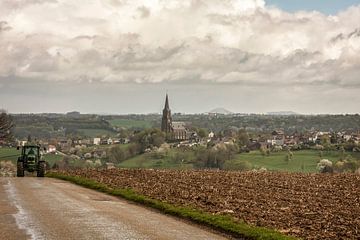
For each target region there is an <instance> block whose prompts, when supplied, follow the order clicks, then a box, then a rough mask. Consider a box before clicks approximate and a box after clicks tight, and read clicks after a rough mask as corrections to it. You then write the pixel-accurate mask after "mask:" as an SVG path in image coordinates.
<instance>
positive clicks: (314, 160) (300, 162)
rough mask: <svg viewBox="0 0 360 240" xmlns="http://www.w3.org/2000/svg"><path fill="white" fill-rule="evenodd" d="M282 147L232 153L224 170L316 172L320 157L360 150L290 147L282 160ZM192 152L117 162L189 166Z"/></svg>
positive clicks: (137, 165)
mask: <svg viewBox="0 0 360 240" xmlns="http://www.w3.org/2000/svg"><path fill="white" fill-rule="evenodd" d="M287 154H288V153H287V152H286V151H281V152H271V153H270V155H269V156H263V155H262V154H261V153H260V152H259V151H251V152H249V153H241V154H236V155H234V156H233V158H232V159H231V160H227V161H226V162H225V164H224V169H226V170H251V169H261V168H266V169H267V170H269V171H282V172H304V173H314V172H318V170H317V164H318V162H319V160H320V159H328V160H330V161H332V162H336V161H338V160H339V159H340V158H344V157H347V156H351V158H352V159H357V160H360V153H353V152H347V153H345V154H344V155H343V154H342V153H341V152H339V151H323V152H322V157H320V152H319V151H316V150H301V151H294V152H293V157H292V159H291V160H290V161H285V158H286V155H287ZM194 158H195V155H194V153H193V152H191V151H188V152H183V151H182V150H180V149H170V150H167V151H166V152H165V153H163V154H154V153H145V154H141V155H137V156H135V157H133V158H130V159H127V160H125V161H123V162H121V163H120V164H119V165H118V166H119V167H122V168H157V169H165V168H170V169H192V168H194V166H193V163H192V162H193V160H194Z"/></svg>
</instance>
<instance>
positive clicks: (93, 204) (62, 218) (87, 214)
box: [0, 177, 225, 240]
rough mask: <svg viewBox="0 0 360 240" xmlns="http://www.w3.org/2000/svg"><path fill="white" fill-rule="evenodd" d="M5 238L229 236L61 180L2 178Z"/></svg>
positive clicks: (0, 228)
mask: <svg viewBox="0 0 360 240" xmlns="http://www.w3.org/2000/svg"><path fill="white" fill-rule="evenodd" d="M0 233H1V234H0V239H7V240H13V239H14V240H15V239H16V240H20V239H36V240H42V239H46V240H48V239H54V240H57V239H159V240H161V239H225V237H223V236H220V235H216V234H214V233H211V232H208V231H207V230H204V229H200V228H198V227H197V226H192V225H190V224H188V223H185V222H182V221H180V220H178V219H175V218H172V217H169V216H165V215H162V214H160V213H157V212H154V211H151V210H148V209H146V208H142V207H140V206H137V205H134V204H131V203H128V202H126V201H123V200H119V199H118V198H115V197H111V196H108V195H105V194H102V193H99V192H96V191H92V190H89V189H85V188H81V187H78V186H75V185H73V184H70V183H67V182H63V181H60V180H55V179H48V178H44V179H38V178H34V177H26V178H0Z"/></svg>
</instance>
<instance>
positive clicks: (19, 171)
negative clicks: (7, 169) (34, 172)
mask: <svg viewBox="0 0 360 240" xmlns="http://www.w3.org/2000/svg"><path fill="white" fill-rule="evenodd" d="M24 175H25V174H24V163H23V162H17V171H16V176H17V177H23V176H24Z"/></svg>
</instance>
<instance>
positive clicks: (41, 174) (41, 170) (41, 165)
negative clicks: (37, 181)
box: [36, 162, 46, 177]
mask: <svg viewBox="0 0 360 240" xmlns="http://www.w3.org/2000/svg"><path fill="white" fill-rule="evenodd" d="M45 168H46V165H45V163H44V162H41V163H39V166H38V169H37V172H36V175H37V177H44V175H45Z"/></svg>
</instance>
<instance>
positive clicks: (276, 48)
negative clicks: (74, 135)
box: [0, 0, 360, 114]
mask: <svg viewBox="0 0 360 240" xmlns="http://www.w3.org/2000/svg"><path fill="white" fill-rule="evenodd" d="M359 90H360V0H359V1H355V0H345V1H344V0H332V1H328V0H326V1H325V0H318V1H316V0H311V1H310V0H301V1H285V0H283V1H282V0H272V1H270V0H269V1H264V0H148V1H146V0H142V1H140V0H1V1H0V108H4V109H6V110H8V111H9V112H14V113H17V112H67V111H72V110H78V111H81V112H84V113H116V114H124V113H153V112H160V111H161V109H162V108H163V105H164V98H165V94H166V92H168V93H169V96H170V107H171V108H172V111H173V112H186V113H198V112H206V111H209V110H211V109H213V108H216V107H224V108H226V109H228V110H230V111H233V112H247V113H264V112H271V111H282V110H291V111H295V112H299V113H359V112H360V104H359V103H360V91H359Z"/></svg>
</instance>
